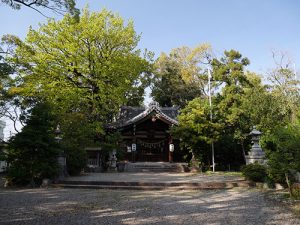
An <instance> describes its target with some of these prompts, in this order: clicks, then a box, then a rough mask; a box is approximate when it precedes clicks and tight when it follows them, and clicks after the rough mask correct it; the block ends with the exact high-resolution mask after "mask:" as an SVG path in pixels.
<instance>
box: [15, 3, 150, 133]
mask: <svg viewBox="0 0 300 225" xmlns="http://www.w3.org/2000/svg"><path fill="white" fill-rule="evenodd" d="M139 39H140V37H139V35H137V34H136V32H135V30H134V26H133V22H132V21H129V22H128V23H125V22H124V20H123V19H122V18H121V17H120V16H119V15H117V14H113V13H112V12H110V11H107V10H102V11H101V12H95V13H90V12H89V11H88V9H85V10H84V11H83V13H82V16H81V17H80V20H79V21H77V20H76V19H74V18H73V17H72V16H70V15H68V14H67V15H66V16H65V17H64V18H63V19H62V20H61V21H54V20H49V21H48V23H47V24H44V25H41V26H40V28H39V29H38V30H34V29H30V30H29V32H28V34H27V37H26V40H25V41H24V42H22V41H18V42H17V43H15V44H16V45H17V48H16V51H15V55H14V57H11V58H10V61H11V63H14V64H15V65H16V66H17V67H16V72H17V73H18V74H19V75H20V76H21V77H22V78H23V83H22V84H21V85H20V86H19V88H20V90H21V91H22V94H23V95H26V96H27V97H31V96H34V97H38V98H39V99H45V100H46V101H48V102H51V103H52V104H53V105H54V108H55V109H56V110H57V111H58V112H59V114H61V115H65V114H66V113H67V112H79V111H80V112H81V113H84V114H85V116H86V117H87V118H88V119H89V121H90V122H92V123H98V124H99V126H98V131H99V132H101V130H102V124H103V123H104V122H109V120H112V119H113V117H114V114H115V113H116V112H117V110H118V109H119V107H120V105H122V104H125V103H126V102H127V101H128V98H126V97H127V96H128V95H127V93H128V90H130V89H131V88H132V87H135V88H136V87H137V86H138V85H143V84H144V83H143V81H144V80H147V79H145V78H144V77H145V76H147V74H149V73H144V72H148V71H149V70H150V65H149V63H148V61H147V60H146V58H142V57H141V56H140V55H141V51H140V50H139V49H137V44H138V41H139ZM12 41H14V40H12ZM148 55H151V54H146V56H145V57H147V56H148ZM139 91H140V89H139ZM139 94H140V95H141V96H143V93H141V92H139Z"/></svg>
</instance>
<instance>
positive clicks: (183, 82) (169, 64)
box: [151, 44, 210, 107]
mask: <svg viewBox="0 0 300 225" xmlns="http://www.w3.org/2000/svg"><path fill="white" fill-rule="evenodd" d="M209 50H210V46H209V45H207V44H203V45H199V46H198V47H197V48H194V49H191V48H188V47H181V48H176V49H173V50H172V51H171V52H170V54H169V55H166V54H165V53H162V54H161V55H160V56H159V58H158V60H157V61H156V62H155V69H154V79H153V80H154V81H153V86H152V93H151V96H152V97H153V98H154V99H155V101H157V102H158V103H159V104H160V105H161V106H169V107H170V106H173V105H176V106H179V107H184V106H185V105H186V104H187V103H188V101H191V100H193V99H194V98H196V97H200V96H202V95H204V94H205V90H204V89H205V88H204V87H205V85H206V83H207V77H206V75H204V74H203V69H202V68H201V65H200V64H201V61H202V60H203V61H204V60H205V57H206V56H207V55H208V54H209V53H208V52H209Z"/></svg>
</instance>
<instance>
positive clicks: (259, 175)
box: [241, 164, 267, 182]
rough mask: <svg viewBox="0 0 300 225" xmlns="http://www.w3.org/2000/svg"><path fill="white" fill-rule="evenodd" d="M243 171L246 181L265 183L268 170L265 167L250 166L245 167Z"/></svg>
mask: <svg viewBox="0 0 300 225" xmlns="http://www.w3.org/2000/svg"><path fill="white" fill-rule="evenodd" d="M241 170H242V173H243V175H244V176H245V177H246V179H248V180H251V181H254V182H264V181H265V179H266V177H267V170H266V167H265V166H264V165H260V164H249V165H245V166H243V167H242V169H241Z"/></svg>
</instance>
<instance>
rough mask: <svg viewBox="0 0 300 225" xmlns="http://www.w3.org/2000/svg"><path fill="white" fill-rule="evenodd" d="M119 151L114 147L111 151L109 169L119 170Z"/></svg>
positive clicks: (111, 170)
mask: <svg viewBox="0 0 300 225" xmlns="http://www.w3.org/2000/svg"><path fill="white" fill-rule="evenodd" d="M116 154H117V151H116V150H115V149H114V150H112V151H111V152H110V153H109V167H108V171H110V172H114V171H117V156H116Z"/></svg>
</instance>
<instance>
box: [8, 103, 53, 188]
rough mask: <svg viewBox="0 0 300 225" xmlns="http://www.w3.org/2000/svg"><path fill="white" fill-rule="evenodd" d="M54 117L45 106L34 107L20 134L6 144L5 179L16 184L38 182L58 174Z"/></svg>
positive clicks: (44, 104) (43, 104) (40, 104)
mask: <svg viewBox="0 0 300 225" xmlns="http://www.w3.org/2000/svg"><path fill="white" fill-rule="evenodd" d="M54 121H55V118H54V115H53V114H52V111H51V107H50V106H49V105H48V104H46V103H37V105H36V106H35V107H34V108H33V109H32V111H31V115H30V116H29V118H28V119H27V121H26V126H25V127H23V129H22V132H20V133H18V134H16V135H15V136H14V137H12V138H11V139H10V140H9V143H8V148H7V162H8V163H9V168H8V175H7V176H8V177H9V178H10V179H11V180H12V181H13V182H14V183H16V184H25V183H29V182H31V183H32V182H39V181H41V179H43V178H53V177H54V176H56V174H57V169H58V165H57V155H58V150H59V149H58V146H57V143H56V142H55V139H54V132H53V127H54V126H53V125H54Z"/></svg>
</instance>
